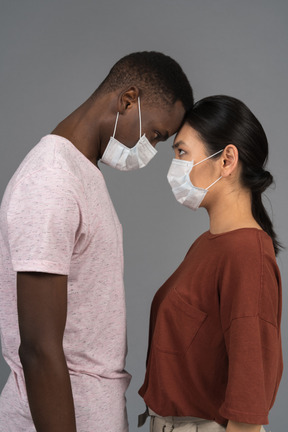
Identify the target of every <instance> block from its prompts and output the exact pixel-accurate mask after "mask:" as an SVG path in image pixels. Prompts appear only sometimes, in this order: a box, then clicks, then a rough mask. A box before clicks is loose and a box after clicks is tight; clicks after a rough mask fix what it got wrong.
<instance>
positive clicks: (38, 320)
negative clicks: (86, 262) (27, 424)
mask: <svg viewBox="0 0 288 432" xmlns="http://www.w3.org/2000/svg"><path fill="white" fill-rule="evenodd" d="M17 302H18V316H19V329H20V338H21V344H20V348H19V356H20V360H21V363H22V365H23V370H24V375H25V381H26V387H27V394H28V400H29V405H30V410H31V414H32V418H33V421H34V424H35V428H36V430H37V432H60V431H61V432H76V422H75V414H74V404H73V396H72V389H71V383H70V377H69V373H68V369H67V364H66V360H65V355H64V351H63V345H62V341H63V334H64V329H65V324H66V314H67V276H60V275H52V274H46V273H18V274H17Z"/></svg>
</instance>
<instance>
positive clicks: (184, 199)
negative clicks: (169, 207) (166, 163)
mask: <svg viewBox="0 0 288 432" xmlns="http://www.w3.org/2000/svg"><path fill="white" fill-rule="evenodd" d="M222 151H223V150H220V151H218V152H216V153H214V154H213V155H211V156H208V157H207V158H205V159H203V160H202V161H200V162H197V163H196V164H195V165H194V161H193V160H192V161H185V160H180V159H173V160H172V163H171V166H170V169H169V171H168V175H167V179H168V182H169V183H170V186H171V188H172V192H173V194H174V196H175V198H176V200H177V201H178V202H180V203H181V204H183V205H185V206H186V207H189V208H191V209H192V210H197V209H198V208H199V206H200V204H201V202H202V201H203V199H204V197H205V195H206V193H207V192H208V190H209V189H210V188H211V186H213V185H214V184H215V183H217V182H218V181H219V180H220V179H221V177H222V176H220V177H219V178H218V179H217V180H215V181H214V182H213V183H212V184H211V185H210V186H208V187H207V188H206V189H203V188H199V187H196V186H194V185H193V184H192V183H191V180H190V173H191V170H192V168H193V166H196V165H199V164H200V163H202V162H205V161H206V160H207V159H210V158H212V157H213V156H215V155H216V154H218V153H221V152H222Z"/></svg>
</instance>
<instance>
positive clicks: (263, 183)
mask: <svg viewBox="0 0 288 432" xmlns="http://www.w3.org/2000/svg"><path fill="white" fill-rule="evenodd" d="M272 183H273V176H272V175H271V174H270V172H269V171H265V170H262V172H261V173H260V175H258V176H257V182H255V184H254V186H253V192H260V193H263V192H264V191H265V190H266V189H267V188H268V187H269V186H270V185H271V184H272Z"/></svg>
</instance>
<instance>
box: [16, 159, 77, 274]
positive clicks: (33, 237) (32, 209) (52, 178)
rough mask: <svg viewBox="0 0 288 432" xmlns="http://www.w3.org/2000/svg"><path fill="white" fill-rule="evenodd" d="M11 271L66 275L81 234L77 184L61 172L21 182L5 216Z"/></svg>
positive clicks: (52, 171) (35, 175) (49, 171)
mask: <svg viewBox="0 0 288 432" xmlns="http://www.w3.org/2000/svg"><path fill="white" fill-rule="evenodd" d="M7 223H8V241H9V246H10V253H11V260H12V265H13V269H14V271H16V272H20V271H24V272H25V271H35V272H46V273H55V274H63V275H67V274H68V273H69V267H70V261H71V257H72V254H73V249H74V246H75V243H76V241H77V238H78V237H79V234H80V231H81V210H80V205H79V198H78V197H77V181H76V179H74V178H73V176H72V175H71V174H70V173H68V172H65V171H64V170H60V169H52V168H51V169H43V170H39V171H37V172H36V173H33V174H31V175H29V176H27V177H25V178H24V179H22V180H21V181H20V183H18V184H17V185H16V186H15V187H14V190H13V192H12V195H11V200H10V204H9V208H8V212H7Z"/></svg>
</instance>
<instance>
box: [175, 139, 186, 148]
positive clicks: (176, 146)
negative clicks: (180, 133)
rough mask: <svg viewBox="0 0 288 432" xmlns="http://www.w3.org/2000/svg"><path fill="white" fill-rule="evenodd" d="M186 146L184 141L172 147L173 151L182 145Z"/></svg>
mask: <svg viewBox="0 0 288 432" xmlns="http://www.w3.org/2000/svg"><path fill="white" fill-rule="evenodd" d="M183 144H184V145H185V142H184V141H181V140H180V141H177V142H176V143H174V144H173V145H172V149H176V148H178V147H179V146H180V145H183Z"/></svg>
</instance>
